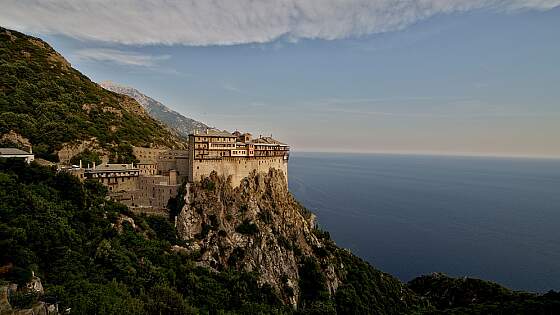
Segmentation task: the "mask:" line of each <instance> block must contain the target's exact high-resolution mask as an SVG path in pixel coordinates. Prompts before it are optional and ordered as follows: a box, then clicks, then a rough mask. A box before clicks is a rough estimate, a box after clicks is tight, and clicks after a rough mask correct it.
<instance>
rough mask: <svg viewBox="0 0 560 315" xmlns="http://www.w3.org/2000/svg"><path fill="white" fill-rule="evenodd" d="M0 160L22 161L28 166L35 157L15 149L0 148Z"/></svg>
mask: <svg viewBox="0 0 560 315" xmlns="http://www.w3.org/2000/svg"><path fill="white" fill-rule="evenodd" d="M0 158H8V159H11V158H16V159H24V160H25V162H27V163H28V164H29V163H31V162H33V160H35V155H33V153H29V152H25V151H23V150H20V149H16V148H0Z"/></svg>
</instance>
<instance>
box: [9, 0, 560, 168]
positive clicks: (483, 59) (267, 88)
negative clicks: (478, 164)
mask: <svg viewBox="0 0 560 315" xmlns="http://www.w3.org/2000/svg"><path fill="white" fill-rule="evenodd" d="M92 3H94V4H95V5H93V4H92ZM559 6H560V1H557V0H550V1H546V0H540V1H537V0H534V1H531V0H513V1H503V0H501V1H497V0H496V1H492V0H477V1H441V0H440V1H436V0H432V1H429V0H427V1H406V0H405V1H398V2H397V3H396V4H395V2H394V1H360V0H356V1H297V0H285V1H261V2H258V4H255V3H253V2H252V1H235V2H234V1H208V2H202V3H197V4H196V5H195V4H192V3H191V2H180V1H167V2H165V4H164V5H162V4H161V3H159V2H155V1H141V2H140V1H119V2H118V3H114V2H113V1H95V2H90V3H83V2H75V1H56V2H55V1H19V0H7V1H2V10H1V11H0V25H2V26H4V27H8V28H13V29H16V30H19V31H23V32H28V33H31V34H34V35H36V36H41V37H42V38H44V39H45V40H47V41H48V42H50V43H51V44H53V46H54V48H55V49H57V50H58V51H60V52H61V53H62V54H63V55H64V56H66V57H67V58H68V59H69V61H70V62H71V64H72V65H73V66H74V67H76V68H77V69H79V70H80V71H82V72H83V73H84V74H86V75H87V76H89V77H90V78H92V79H93V80H94V81H97V82H99V81H103V80H112V81H115V82H118V83H121V84H125V85H130V86H133V87H135V88H137V89H139V90H140V91H142V92H144V93H145V94H147V95H149V96H151V97H153V98H155V99H157V100H159V101H161V102H162V103H164V104H166V105H167V106H169V107H171V108H173V109H175V110H177V111H179V112H181V113H183V114H185V115H186V116H188V117H192V118H195V119H198V120H201V121H203V122H205V123H207V124H208V125H211V126H216V127H218V128H221V129H228V130H230V131H233V130H235V129H248V131H251V132H253V133H254V134H257V135H258V134H259V133H267V134H270V133H273V136H274V137H275V138H278V139H281V140H282V141H285V142H287V143H289V144H290V145H291V146H292V148H293V150H299V151H342V152H345V151H346V152H349V151H352V152H396V153H411V152H413V153H438V154H476V155H522V156H548V157H558V156H560V140H559V136H558V135H560V123H559V122H560V104H559V103H558V99H560V89H558V83H559V82H560V71H559V69H560V68H559V67H560V61H559V59H558V56H560V41H559V40H558V30H559V29H560V7H559ZM218 8H221V9H218ZM397 13H398V14H397Z"/></svg>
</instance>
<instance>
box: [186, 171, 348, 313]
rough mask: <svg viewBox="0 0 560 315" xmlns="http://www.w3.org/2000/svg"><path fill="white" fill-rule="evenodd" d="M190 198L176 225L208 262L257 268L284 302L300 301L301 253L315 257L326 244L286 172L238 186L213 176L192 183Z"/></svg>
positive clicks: (331, 276)
mask: <svg viewBox="0 0 560 315" xmlns="http://www.w3.org/2000/svg"><path fill="white" fill-rule="evenodd" d="M187 199H188V201H187V204H186V205H185V206H184V207H183V209H182V211H181V213H180V214H179V217H178V222H177V229H178V232H179V235H180V237H181V238H183V239H185V240H187V241H189V243H190V246H189V249H190V250H193V251H199V253H200V256H199V260H200V262H201V263H202V264H203V265H205V266H209V267H212V268H214V269H217V270H222V269H226V268H236V269H242V270H245V271H255V272H257V273H258V274H259V278H260V280H261V281H262V282H263V283H267V284H270V285H271V286H273V287H274V288H275V289H276V291H277V292H278V293H279V294H280V296H281V297H282V299H283V300H284V301H286V302H289V303H291V304H296V303H297V302H298V296H299V293H300V290H299V285H298V281H299V270H298V269H299V267H298V266H299V263H300V256H302V255H303V256H315V254H314V249H315V250H317V249H318V248H321V247H324V244H322V243H321V241H320V240H319V239H318V238H317V237H316V236H315V234H314V233H313V229H314V216H313V215H311V214H310V213H307V212H305V211H304V209H303V208H302V207H301V206H300V205H299V204H298V203H297V201H296V200H295V199H294V198H293V197H292V196H291V195H290V193H289V192H288V189H287V186H286V180H285V179H284V176H283V174H282V173H281V172H279V171H276V170H273V169H271V171H270V172H269V173H268V174H264V173H260V174H256V173H252V174H251V175H250V176H249V177H248V178H246V179H245V180H243V181H242V183H241V185H240V186H239V187H237V188H235V189H233V188H232V187H231V185H230V184H229V183H228V182H227V181H226V180H225V179H224V178H220V177H218V176H217V175H215V174H212V175H211V176H210V177H209V178H207V179H205V180H203V181H202V182H198V183H195V184H192V185H191V186H190V189H189V193H188V195H187ZM321 260H324V262H326V263H327V268H325V270H324V272H325V273H326V274H327V279H328V281H327V283H328V286H329V290H330V291H331V292H334V291H335V290H336V288H337V287H338V284H339V279H338V277H337V276H336V274H335V272H334V268H333V266H332V265H330V264H328V261H327V260H328V259H327V258H324V259H321Z"/></svg>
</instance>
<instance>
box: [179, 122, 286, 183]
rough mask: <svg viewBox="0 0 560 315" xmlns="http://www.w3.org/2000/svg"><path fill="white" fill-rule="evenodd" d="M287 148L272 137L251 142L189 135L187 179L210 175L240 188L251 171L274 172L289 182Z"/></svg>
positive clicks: (214, 134)
mask: <svg viewBox="0 0 560 315" xmlns="http://www.w3.org/2000/svg"><path fill="white" fill-rule="evenodd" d="M289 151H290V148H289V146H288V145H286V144H285V143H282V142H280V141H277V140H275V139H273V138H272V137H259V138H257V139H252V136H251V134H249V133H243V134H242V133H240V132H234V133H229V132H227V131H219V130H206V131H205V132H203V133H194V134H191V135H189V159H188V162H189V172H188V173H189V175H188V181H189V182H193V181H196V180H200V179H201V178H202V177H204V176H208V175H209V174H210V173H211V172H212V171H216V172H217V173H218V174H219V175H223V176H225V177H231V183H232V185H233V186H237V185H239V183H240V182H241V180H242V179H243V178H245V177H247V176H248V175H249V174H250V173H251V172H252V171H253V170H256V171H257V172H268V170H269V169H270V168H276V169H278V170H280V171H282V172H283V173H284V176H285V177H286V179H287V178H288V159H289Z"/></svg>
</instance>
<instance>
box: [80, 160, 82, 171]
mask: <svg viewBox="0 0 560 315" xmlns="http://www.w3.org/2000/svg"><path fill="white" fill-rule="evenodd" d="M80 169H82V160H80Z"/></svg>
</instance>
